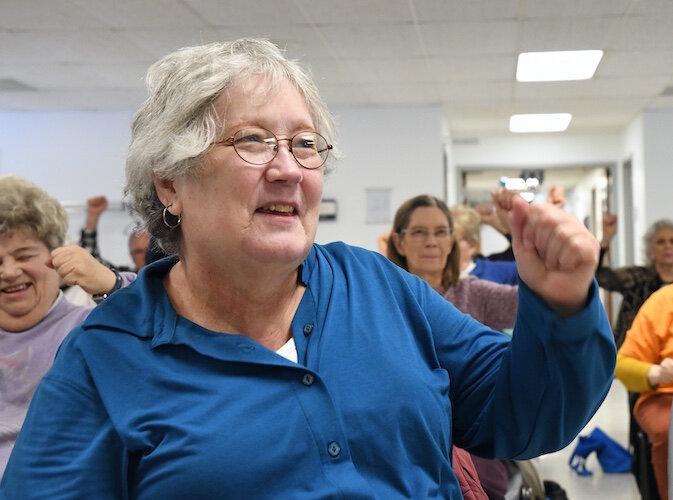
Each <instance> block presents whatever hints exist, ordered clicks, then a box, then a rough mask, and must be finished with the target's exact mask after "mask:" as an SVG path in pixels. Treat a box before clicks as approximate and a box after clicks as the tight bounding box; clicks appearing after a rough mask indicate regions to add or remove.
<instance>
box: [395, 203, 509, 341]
mask: <svg viewBox="0 0 673 500" xmlns="http://www.w3.org/2000/svg"><path fill="white" fill-rule="evenodd" d="M387 256H388V258H389V259H390V260H392V261H393V262H394V263H395V264H397V265H398V266H400V267H402V268H403V269H405V270H407V271H409V272H410V273H412V274H415V275H417V276H420V277H421V278H423V279H424V280H425V281H427V282H428V283H429V284H430V285H431V286H432V287H433V288H434V289H435V290H437V291H438V292H439V293H440V294H441V295H443V296H444V298H445V299H447V300H448V301H449V302H451V303H452V304H453V305H454V306H456V308H457V309H459V310H461V311H462V312H464V313H467V314H469V315H470V316H472V317H473V318H474V319H476V320H477V321H479V322H481V323H483V324H485V325H487V326H490V327H491V328H495V329H498V330H504V329H508V328H512V326H514V321H515V319H516V309H517V303H518V299H517V287H516V286H510V285H501V284H497V283H492V282H490V281H485V280H482V279H478V278H476V277H474V276H467V277H465V278H463V279H460V249H459V242H458V238H456V236H455V229H454V225H453V219H452V218H451V212H450V211H449V208H448V207H447V206H446V203H444V202H443V201H442V200H440V199H439V198H436V197H434V196H429V195H420V196H416V197H414V198H411V199H410V200H407V201H406V202H405V203H403V204H402V206H400V208H399V209H398V210H397V213H396V214H395V220H394V221H393V229H392V232H391V237H390V238H389V239H388V250H387Z"/></svg>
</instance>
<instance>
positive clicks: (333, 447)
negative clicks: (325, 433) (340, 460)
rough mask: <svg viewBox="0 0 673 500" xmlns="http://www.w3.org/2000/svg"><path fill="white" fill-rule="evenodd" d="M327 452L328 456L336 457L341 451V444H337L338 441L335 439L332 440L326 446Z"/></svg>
mask: <svg viewBox="0 0 673 500" xmlns="http://www.w3.org/2000/svg"><path fill="white" fill-rule="evenodd" d="M327 453H329V455H330V457H332V458H336V457H338V456H339V453H341V446H339V443H337V442H336V441H332V442H331V443H330V444H329V446H327Z"/></svg>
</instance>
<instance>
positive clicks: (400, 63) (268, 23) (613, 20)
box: [0, 0, 673, 137]
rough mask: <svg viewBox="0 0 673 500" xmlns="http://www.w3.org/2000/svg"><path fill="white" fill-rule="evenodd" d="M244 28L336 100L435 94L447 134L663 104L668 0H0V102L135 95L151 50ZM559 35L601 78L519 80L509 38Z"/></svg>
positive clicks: (131, 102)
mask: <svg viewBox="0 0 673 500" xmlns="http://www.w3.org/2000/svg"><path fill="white" fill-rule="evenodd" d="M241 36H254V37H265V38H269V39H270V40H272V41H274V42H276V43H278V44H279V45H281V46H282V47H285V48H286V49H287V52H288V54H289V56H291V57H293V58H299V59H300V60H301V61H303V62H304V63H306V64H307V65H308V66H310V67H311V69H312V71H313V74H314V76H315V78H316V81H317V84H318V86H319V88H320V90H321V92H322V94H323V96H324V97H325V98H326V100H327V102H328V104H329V105H331V106H348V105H357V106H362V105H373V106H376V105H388V104H395V105H399V104H402V105H404V104H426V103H427V104H434V103H441V104H442V106H443V109H444V110H445V114H446V119H447V123H448V125H449V129H450V131H451V134H452V135H453V136H454V137H472V136H477V135H479V134H488V133H505V132H507V127H508V121H509V116H510V114H513V113H535V112H570V113H572V114H573V121H572V122H571V124H570V127H569V129H568V131H569V132H594V131H617V130H621V129H623V128H624V127H625V126H626V125H627V124H628V123H629V122H630V121H631V120H633V119H634V118H635V117H636V116H637V114H638V113H639V112H640V111H642V110H643V109H647V108H663V107H670V108H673V96H662V92H664V91H665V90H666V89H667V88H668V89H669V91H670V92H671V93H673V1H671V0H641V1H638V0H463V1H457V0H370V1H365V0H238V1H235V2H234V1H228V0H227V1H224V0H0V111H12V110H38V111H45V110H119V109H135V108H137V107H138V105H139V104H140V102H141V101H142V99H143V96H144V94H145V90H144V84H143V76H144V72H145V70H146V68H147V67H148V66H149V65H150V64H151V63H152V62H154V61H155V60H156V59H158V58H159V57H160V56H162V55H164V54H166V53H168V52H169V51H172V50H174V49H176V48H179V47H182V46H185V45H194V44H199V43H203V42H210V41H215V40H225V39H232V38H237V37H241ZM564 49H602V50H604V51H605V55H604V56H603V60H602V61H601V63H600V65H599V67H598V70H597V72H596V75H595V77H594V78H593V79H592V80H587V81H577V82H558V83H517V82H516V81H515V79H514V75H515V70H516V60H517V55H518V54H519V52H522V51H546V50H564ZM22 87H29V88H30V89H29V90H26V89H25V88H22Z"/></svg>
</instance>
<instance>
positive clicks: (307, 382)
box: [301, 373, 315, 385]
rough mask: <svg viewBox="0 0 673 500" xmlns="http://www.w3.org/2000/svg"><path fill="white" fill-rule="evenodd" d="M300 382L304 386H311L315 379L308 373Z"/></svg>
mask: <svg viewBox="0 0 673 500" xmlns="http://www.w3.org/2000/svg"><path fill="white" fill-rule="evenodd" d="M301 381H302V383H303V384H304V385H312V384H313V382H314V381H315V377H314V376H313V375H311V374H310V373H305V374H304V376H303V377H302V378H301Z"/></svg>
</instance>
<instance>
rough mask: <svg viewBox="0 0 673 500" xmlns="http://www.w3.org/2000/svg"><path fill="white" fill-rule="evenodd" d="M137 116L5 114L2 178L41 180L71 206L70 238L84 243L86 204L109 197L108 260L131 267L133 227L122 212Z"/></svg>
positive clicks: (0, 125) (0, 141)
mask: <svg viewBox="0 0 673 500" xmlns="http://www.w3.org/2000/svg"><path fill="white" fill-rule="evenodd" d="M132 116H133V113H132V112H130V111H129V112H116V113H99V112H88V113H87V112H80V113H55V112H54V113H0V174H16V175H19V176H21V177H24V178H26V179H29V180H31V181H33V182H35V183H36V184H37V185H39V186H40V187H42V188H43V189H45V190H46V191H48V192H49V193H50V194H52V195H54V196H55V197H56V198H58V199H59V200H61V202H63V203H64V205H66V207H67V209H68V213H69V214H70V227H69V229H68V236H69V237H71V238H73V239H75V240H77V239H79V230H80V228H81V227H82V226H83V224H84V220H85V213H86V212H85V200H86V199H87V198H89V197H91V196H95V195H101V194H102V195H105V196H107V198H108V200H110V210H108V211H107V212H106V213H105V214H104V215H103V216H102V217H101V220H100V223H99V229H100V231H99V244H100V248H101V251H102V252H101V253H102V254H103V257H105V258H106V259H108V260H109V261H111V262H113V263H115V264H118V265H131V259H130V257H129V255H128V244H127V240H128V233H129V230H130V228H131V226H132V224H133V222H132V220H131V218H130V217H128V215H126V213H125V212H123V211H122V210H120V209H119V206H120V202H121V197H122V191H123V187H124V163H125V158H126V150H127V149H128V144H129V141H130V138H131V132H130V130H131V128H130V124H131V119H132Z"/></svg>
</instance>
